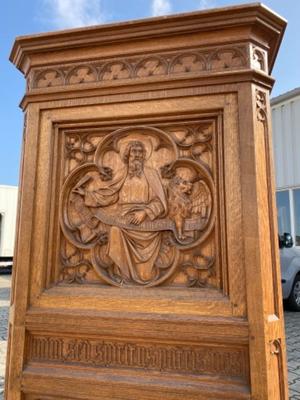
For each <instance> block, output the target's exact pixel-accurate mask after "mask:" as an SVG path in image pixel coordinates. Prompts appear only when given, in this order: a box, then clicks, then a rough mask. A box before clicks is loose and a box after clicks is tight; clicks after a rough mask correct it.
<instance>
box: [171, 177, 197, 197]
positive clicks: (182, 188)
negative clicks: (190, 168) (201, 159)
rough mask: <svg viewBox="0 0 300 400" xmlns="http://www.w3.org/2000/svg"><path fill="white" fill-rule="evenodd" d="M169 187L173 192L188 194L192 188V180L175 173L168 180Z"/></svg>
mask: <svg viewBox="0 0 300 400" xmlns="http://www.w3.org/2000/svg"><path fill="white" fill-rule="evenodd" d="M169 188H170V189H171V190H172V191H173V192H176V193H180V194H183V195H190V194H191V193H192V189H193V182H191V181H190V180H188V179H184V178H182V177H181V176H179V175H175V176H174V177H173V178H172V179H171V181H170V185H169Z"/></svg>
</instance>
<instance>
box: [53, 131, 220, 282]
mask: <svg viewBox="0 0 300 400" xmlns="http://www.w3.org/2000/svg"><path fill="white" fill-rule="evenodd" d="M196 133H197V132H196ZM191 135H192V137H193V139H192V141H190V139H189V136H191ZM197 135H198V136H197ZM197 135H196V139H195V134H194V133H191V132H189V131H178V130H177V131H175V132H174V131H172V130H170V131H169V132H168V131H162V130H160V129H158V128H154V127H144V126H141V127H128V128H122V129H118V130H117V131H114V132H111V133H109V134H108V135H106V136H104V137H103V139H102V140H100V141H99V143H98V144H97V145H95V144H93V142H92V141H91V139H89V138H85V139H84V140H85V141H84V144H83V145H81V144H78V143H77V142H76V141H77V139H76V136H74V135H73V137H72V138H73V139H72V140H73V141H72V140H71V141H70V138H69V140H68V141H67V143H66V146H67V147H66V150H67V154H68V155H69V156H70V157H71V158H75V159H76V158H77V160H78V161H79V165H78V166H77V167H76V168H74V169H73V170H72V171H71V173H70V174H69V175H68V177H67V179H66V181H65V183H64V186H63V189H62V201H61V227H62V230H63V233H64V235H65V237H66V238H67V239H68V240H69V241H70V243H72V245H73V246H74V248H75V250H74V254H75V253H76V252H77V253H78V252H79V253H78V258H77V261H76V262H77V265H78V266H79V265H81V267H82V266H83V265H84V270H83V273H84V274H85V273H86V271H87V270H88V269H90V268H91V267H93V268H94V269H95V270H96V271H97V273H98V274H99V275H100V277H101V278H102V279H103V280H104V281H105V282H106V283H108V284H112V285H115V286H123V285H142V286H155V285H159V284H160V283H162V282H164V281H166V280H167V279H168V278H170V276H171V275H172V274H174V272H175V270H176V268H177V267H178V264H179V260H180V255H181V253H180V252H181V250H188V249H192V248H194V247H196V246H199V244H201V243H202V242H203V241H204V240H205V239H206V238H207V236H208V235H209V234H210V232H211V231H212V229H213V226H214V217H213V213H214V201H213V198H214V182H213V177H212V173H211V170H210V168H209V165H208V164H205V163H204V162H203V161H202V160H201V159H200V156H201V154H202V153H203V152H208V151H209V150H211V144H210V143H209V142H210V141H211V133H210V134H208V133H207V132H206V133H204V134H203V132H202V131H201V132H200V133H199V132H198V133H197ZM74 140H75V142H74ZM189 141H190V142H189ZM80 149H81V152H80V151H79V150H80ZM197 151H198V153H197ZM81 154H82V155H81ZM89 154H94V158H93V162H89V160H90V157H91V156H90V155H89ZM187 155H190V156H192V157H187ZM81 161H83V162H81ZM84 161H86V162H84ZM80 249H82V250H84V251H86V250H88V251H89V252H90V254H91V257H90V260H86V259H84V257H83V255H82V254H80ZM62 259H63V261H64V265H65V267H66V269H67V271H69V270H70V268H72V262H71V261H70V257H69V258H68V257H66V256H65V255H62ZM212 259H213V258H211V259H210V261H211V260H212ZM78 260H79V261H78ZM76 262H75V263H76ZM208 264H209V263H208ZM73 265H74V262H73ZM68 268H69V269H68ZM77 272H78V269H77ZM184 273H185V274H186V269H185V271H184ZM68 279H69V280H73V281H76V282H79V281H81V280H82V272H79V274H78V273H75V275H74V274H73V275H72V274H71V277H70V276H69V278H67V280H68Z"/></svg>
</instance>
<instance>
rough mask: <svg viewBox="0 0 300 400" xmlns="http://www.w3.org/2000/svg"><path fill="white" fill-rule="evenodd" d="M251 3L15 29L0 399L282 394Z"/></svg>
mask: <svg viewBox="0 0 300 400" xmlns="http://www.w3.org/2000/svg"><path fill="white" fill-rule="evenodd" d="M284 29H285V22H284V21H283V20H282V19H281V18H280V17H279V16H277V15H276V14H273V13H272V12H271V11H269V10H268V9H266V8H265V7H263V6H261V5H259V4H253V5H245V6H238V7H233V8H225V9H219V10H218V9H216V10H211V11H204V12H196V13H191V14H184V15H178V16H170V17H167V18H157V19H151V20H143V21H136V22H131V23H120V24H114V25H106V26H103V27H92V28H84V29H78V30H71V31H63V32H60V33H56V32H54V33H49V34H42V35H35V36H27V37H21V38H17V40H16V42H15V45H14V47H13V50H12V54H11V60H12V61H13V62H14V64H15V65H16V66H17V67H18V68H19V69H20V70H21V71H22V72H23V73H24V75H25V77H26V80H27V90H26V94H25V97H24V99H23V100H22V104H21V106H22V108H23V109H24V111H25V112H26V123H25V135H24V143H23V167H22V175H21V185H20V196H19V199H20V200H19V218H18V221H19V222H18V230H17V241H16V264H15V267H14V274H15V275H14V278H13V281H14V283H13V284H14V289H13V297H12V305H11V314H10V329H9V331H10V334H9V336H10V342H9V353H8V362H7V381H6V392H5V396H6V397H5V398H6V400H21V399H26V400H55V399H60V400H75V399H76V400H87V399H90V400H96V399H101V400H103V399H107V400H108V399H110V400H121V399H122V400H125V399H127V400H134V399H138V400H148V399H153V397H154V396H155V397H156V398H157V399H161V400H175V399H182V398H184V399H187V400H193V399H195V400H196V399H197V400H199V399H203V400H206V399H212V400H221V399H228V400H229V399H231V400H233V399H253V400H287V398H288V397H287V385H286V382H287V380H286V358H285V357H286V356H285V338H284V330H283V319H282V318H283V316H282V306H281V300H280V296H281V294H280V274H279V269H278V254H277V240H276V235H277V232H276V229H277V227H276V213H275V211H274V210H275V203H274V195H273V194H272V191H273V190H274V183H273V180H274V179H273V171H272V156H271V148H272V146H271V129H270V110H269V98H268V91H269V90H270V88H271V87H272V84H273V79H272V77H270V76H269V75H268V73H269V72H270V70H271V68H272V65H273V63H274V60H275V57H276V53H277V51H278V47H279V44H280V41H281V38H282V35H283V32H284Z"/></svg>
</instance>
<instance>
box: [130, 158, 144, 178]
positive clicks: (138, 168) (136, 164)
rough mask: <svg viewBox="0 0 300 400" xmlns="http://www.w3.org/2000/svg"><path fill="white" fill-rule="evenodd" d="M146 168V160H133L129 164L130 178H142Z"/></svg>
mask: <svg viewBox="0 0 300 400" xmlns="http://www.w3.org/2000/svg"><path fill="white" fill-rule="evenodd" d="M143 170H144V160H138V159H136V160H131V161H129V164H128V175H129V177H130V178H133V177H134V176H137V177H138V178H140V177H141V176H142V172H143Z"/></svg>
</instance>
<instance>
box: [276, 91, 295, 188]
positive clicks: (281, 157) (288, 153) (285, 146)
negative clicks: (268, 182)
mask: <svg viewBox="0 0 300 400" xmlns="http://www.w3.org/2000/svg"><path fill="white" fill-rule="evenodd" d="M272 123H273V144H274V161H275V171H276V187H277V189H284V188H287V187H300V94H298V95H297V96H295V97H293V98H291V99H288V100H286V101H282V102H281V103H279V104H275V105H273V106H272Z"/></svg>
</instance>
